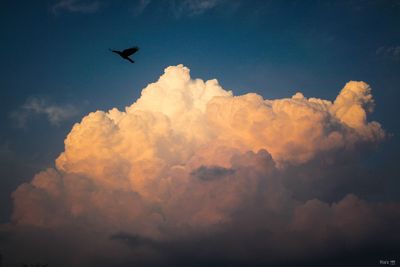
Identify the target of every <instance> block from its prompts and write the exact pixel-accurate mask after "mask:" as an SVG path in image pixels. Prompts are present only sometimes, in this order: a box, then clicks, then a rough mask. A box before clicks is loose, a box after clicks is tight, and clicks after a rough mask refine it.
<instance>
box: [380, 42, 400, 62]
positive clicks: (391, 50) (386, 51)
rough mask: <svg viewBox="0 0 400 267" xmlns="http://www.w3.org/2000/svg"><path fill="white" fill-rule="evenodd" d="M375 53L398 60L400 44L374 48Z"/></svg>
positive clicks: (399, 57) (399, 58)
mask: <svg viewBox="0 0 400 267" xmlns="http://www.w3.org/2000/svg"><path fill="white" fill-rule="evenodd" d="M376 54H377V55H378V56H380V57H382V58H386V59H391V60H396V61H397V60H400V45H392V46H381V47H379V48H378V49H377V50H376Z"/></svg>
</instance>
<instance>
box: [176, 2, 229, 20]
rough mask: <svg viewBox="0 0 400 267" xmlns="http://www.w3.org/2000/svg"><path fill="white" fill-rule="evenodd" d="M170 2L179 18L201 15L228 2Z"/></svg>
mask: <svg viewBox="0 0 400 267" xmlns="http://www.w3.org/2000/svg"><path fill="white" fill-rule="evenodd" d="M169 4H170V8H171V10H172V12H173V14H174V15H175V17H177V18H179V17H182V16H197V15H201V14H203V13H205V12H207V11H209V10H212V9H215V8H216V7H218V6H220V5H222V4H226V3H225V1H224V0H173V1H171V2H170V3H169Z"/></svg>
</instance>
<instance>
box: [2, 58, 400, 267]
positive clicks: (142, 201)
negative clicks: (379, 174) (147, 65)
mask: <svg viewBox="0 0 400 267" xmlns="http://www.w3.org/2000/svg"><path fill="white" fill-rule="evenodd" d="M374 105H375V103H374V100H373V97H372V94H371V88H370V87H369V85H368V84H366V83H364V82H356V81H351V82H349V83H347V84H346V85H345V86H344V88H343V89H342V90H341V91H340V93H339V94H338V96H337V97H336V99H335V100H334V101H330V100H323V99H318V98H306V97H305V96H304V95H303V94H301V93H296V94H295V95H294V96H292V97H290V98H283V99H274V100H270V99H263V97H261V96H260V95H257V94H254V93H249V94H245V95H241V96H234V95H233V93H232V91H230V90H226V89H224V88H222V87H221V85H220V84H219V83H218V81H217V80H215V79H213V80H208V81H203V80H201V79H193V78H191V76H190V71H189V69H188V68H187V67H184V66H183V65H178V66H170V67H168V68H166V69H165V72H164V74H163V75H161V77H160V78H159V79H158V81H156V82H154V83H150V84H149V85H148V86H147V87H146V88H144V89H143V90H142V93H141V96H140V98H139V99H138V100H137V101H136V102H135V103H133V104H132V105H130V106H128V107H126V108H125V110H118V109H116V108H113V109H111V110H109V111H96V112H92V113H90V114H88V115H86V116H85V117H84V118H83V119H82V121H81V122H80V123H76V124H75V125H74V127H73V128H72V130H71V132H70V133H69V134H68V136H67V137H66V139H65V141H64V143H65V150H64V151H63V152H62V153H61V154H60V155H59V157H58V158H57V159H56V164H55V167H54V168H48V169H47V170H44V171H42V172H39V173H38V174H36V175H35V177H34V178H33V179H32V181H31V182H29V183H24V184H22V185H20V186H19V187H18V188H17V189H16V191H15V192H14V193H13V195H12V197H13V200H14V211H13V215H12V223H13V225H14V227H11V230H9V231H11V232H12V233H13V234H12V236H13V237H12V238H11V239H13V240H15V244H17V243H18V242H24V244H25V243H26V242H28V241H26V242H25V241H23V240H24V238H26V239H29V240H31V239H32V240H34V239H35V238H34V237H30V236H31V235H26V234H25V235H22V234H21V231H22V230H20V229H26V228H33V229H37V231H41V232H43V235H46V236H51V238H50V237H49V240H53V239H54V238H55V237H54V236H56V237H57V238H58V239H61V240H63V241H62V243H63V246H65V247H67V248H65V250H66V251H79V255H76V256H74V257H73V259H74V260H75V261H76V262H75V263H74V264H72V265H75V266H100V265H101V264H99V262H98V260H99V259H102V262H103V266H107V265H118V264H119V265H121V266H123V264H127V265H129V264H131V265H132V264H138V265H146V264H154V265H163V264H167V263H168V264H171V262H172V263H175V264H176V265H185V266H187V265H190V264H193V263H196V264H200V265H201V264H203V265H208V264H211V263H217V262H221V263H224V264H229V263H232V262H236V263H237V262H242V263H246V264H247V263H248V264H265V263H282V262H298V261H312V260H314V257H315V255H316V254H317V255H318V257H322V259H326V258H329V257H337V256H338V255H347V254H348V253H353V252H357V251H366V249H371V248H378V247H379V246H383V247H385V248H388V249H393V248H394V244H396V242H398V241H399V240H400V233H399V231H398V229H397V227H396V225H395V223H394V222H396V221H398V220H399V219H400V214H399V213H400V212H399V211H400V209H399V208H400V206H399V205H400V204H399V203H386V202H382V203H370V202H368V201H366V200H364V199H362V198H361V197H359V196H357V195H356V194H355V193H354V183H355V182H357V183H359V184H358V186H361V187H362V186H363V183H364V182H365V181H363V179H359V180H354V179H352V178H351V177H353V175H354V171H357V166H359V164H358V162H357V160H356V157H354V155H357V154H358V153H363V151H364V150H363V149H365V148H368V147H372V146H374V145H376V144H377V143H379V142H380V141H382V140H383V139H384V138H385V131H384V130H383V129H382V127H381V126H380V124H379V123H378V122H374V121H369V120H368V114H369V113H371V112H373V107H374ZM344 162H346V165H345V163H344ZM349 165H350V166H352V167H351V168H347V167H343V166H349ZM373 178H375V179H376V177H373ZM347 180H349V181H350V182H349V183H347V182H346V181H347ZM321 184H323V185H326V186H324V187H321V186H320V185H321ZM305 185H308V186H305ZM337 186H340V187H341V190H337ZM317 190H318V191H317ZM81 233H82V234H81ZM388 235H390V236H391V237H390V239H386V237H387V236H388ZM74 236H75V237H77V239H74V238H73V237H74ZM78 237H79V238H78ZM41 240H42V242H45V241H43V239H41ZM29 242H31V241H29ZM29 242H28V243H29ZM343 243H345V244H347V245H346V246H343V245H342V244H343ZM88 244H93V247H92V248H90V249H89V248H88V247H90V245H89V246H88ZM243 244H246V245H245V246H244V245H243ZM15 250H18V249H16V248H15ZM9 251H13V248H12V246H11V248H10V249H9ZM105 251H107V252H105ZM316 252H317V253H316ZM10 253H12V252H10ZM19 253H20V254H21V253H22V252H21V250H20V251H19ZM29 253H31V252H29ZM41 253H49V251H48V250H46V251H45V250H43V251H39V252H38V254H37V255H41ZM22 254H23V253H22ZM55 254H57V255H58V254H60V253H59V252H58V253H57V252H55ZM71 254H72V255H73V254H74V253H71ZM27 255H28V254H27ZM68 255H69V254H65V256H61V258H60V259H59V261H60V262H61V259H65V261H64V260H62V261H63V262H70V261H71V257H72V256H68ZM364 256H365V255H364ZM367 256H368V255H367ZM367 258H368V257H367ZM368 259H369V258H368ZM111 263H112V264H111ZM58 266H59V265H58Z"/></svg>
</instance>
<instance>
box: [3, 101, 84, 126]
mask: <svg viewBox="0 0 400 267" xmlns="http://www.w3.org/2000/svg"><path fill="white" fill-rule="evenodd" d="M78 114H79V110H78V109H77V108H76V107H74V106H73V105H56V104H52V103H48V102H47V101H46V100H44V99H42V98H36V97H34V98H29V99H28V100H27V101H26V102H25V104H23V105H22V106H21V107H19V108H18V109H17V110H15V111H13V112H12V113H11V114H10V117H11V119H13V120H14V122H15V123H16V125H17V126H18V127H21V128H23V127H25V126H26V124H27V121H28V119H30V118H32V117H33V116H34V115H44V116H45V117H46V119H47V120H48V121H49V122H50V123H51V124H52V125H59V124H60V123H61V122H63V121H65V120H68V119H70V118H72V117H74V116H76V115H78Z"/></svg>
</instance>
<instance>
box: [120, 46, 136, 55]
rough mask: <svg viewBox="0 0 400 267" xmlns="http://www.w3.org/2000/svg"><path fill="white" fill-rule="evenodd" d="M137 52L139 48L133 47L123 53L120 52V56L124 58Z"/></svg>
mask: <svg viewBox="0 0 400 267" xmlns="http://www.w3.org/2000/svg"><path fill="white" fill-rule="evenodd" d="M137 51H139V47H137V46H135V47H132V48H128V49H125V50H124V51H122V54H123V55H124V56H130V55H133V54H134V53H136V52H137Z"/></svg>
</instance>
